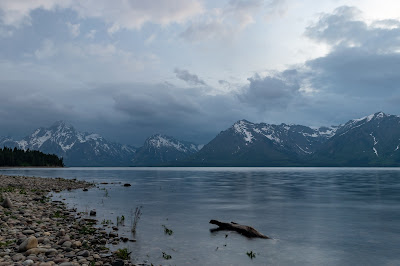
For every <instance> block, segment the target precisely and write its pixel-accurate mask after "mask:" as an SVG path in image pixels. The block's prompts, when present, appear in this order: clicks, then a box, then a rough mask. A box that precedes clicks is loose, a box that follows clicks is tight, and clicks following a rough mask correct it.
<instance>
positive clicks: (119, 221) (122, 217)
mask: <svg viewBox="0 0 400 266" xmlns="http://www.w3.org/2000/svg"><path fill="white" fill-rule="evenodd" d="M124 224H125V216H123V215H122V216H121V217H119V216H117V226H119V225H124Z"/></svg>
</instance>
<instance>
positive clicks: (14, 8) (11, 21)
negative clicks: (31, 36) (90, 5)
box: [0, 0, 72, 27]
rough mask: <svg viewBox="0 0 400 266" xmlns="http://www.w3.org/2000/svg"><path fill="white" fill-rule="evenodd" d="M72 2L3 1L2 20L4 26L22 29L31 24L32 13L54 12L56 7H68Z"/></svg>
mask: <svg viewBox="0 0 400 266" xmlns="http://www.w3.org/2000/svg"><path fill="white" fill-rule="evenodd" d="M71 3H72V1H70V0H34V1H31V0H1V1H0V11H2V12H0V14H1V16H0V20H1V22H2V23H3V24H4V25H9V26H14V27H20V26H21V25H23V24H28V25H29V24H31V17H30V13H31V12H32V11H33V10H35V9H39V8H40V9H44V10H54V9H55V8H56V7H60V8H62V7H67V6H69V5H70V4H71Z"/></svg>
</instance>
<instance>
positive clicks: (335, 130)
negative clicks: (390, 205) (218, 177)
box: [181, 112, 400, 166]
mask: <svg viewBox="0 0 400 266" xmlns="http://www.w3.org/2000/svg"><path fill="white" fill-rule="evenodd" d="M181 165H192V166H197V165H200V166H400V117H399V116H395V115H386V114H384V113H382V112H378V113H375V114H372V115H369V116H366V117H363V118H359V119H353V120H350V121H349V122H347V123H346V124H344V125H339V126H332V127H321V128H318V129H313V128H310V127H306V126H301V125H286V124H281V125H270V124H265V123H260V124H255V123H251V122H248V121H246V120H240V121H238V122H236V123H235V124H234V125H232V126H231V127H230V128H228V129H227V130H225V131H222V132H221V133H220V134H218V135H217V136H216V137H215V138H214V139H213V140H212V141H210V142H209V143H208V144H207V145H205V146H204V148H203V149H202V150H201V151H200V152H198V153H196V154H194V155H193V156H191V157H190V158H189V159H187V160H185V161H184V162H182V164H181Z"/></svg>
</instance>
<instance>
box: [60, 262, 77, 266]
mask: <svg viewBox="0 0 400 266" xmlns="http://www.w3.org/2000/svg"><path fill="white" fill-rule="evenodd" d="M59 266H75V265H74V264H73V263H72V262H63V263H60V264H59Z"/></svg>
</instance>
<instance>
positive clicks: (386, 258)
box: [0, 168, 400, 265]
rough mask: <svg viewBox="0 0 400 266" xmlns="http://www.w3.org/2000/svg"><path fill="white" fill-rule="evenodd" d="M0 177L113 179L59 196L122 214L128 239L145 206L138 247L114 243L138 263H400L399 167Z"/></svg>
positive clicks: (52, 172)
mask: <svg viewBox="0 0 400 266" xmlns="http://www.w3.org/2000/svg"><path fill="white" fill-rule="evenodd" d="M0 174H7V175H26V176H41V177H63V178H77V179H80V180H86V181H89V182H92V181H93V182H98V183H100V182H108V183H111V182H113V183H114V184H107V185H98V187H96V188H93V189H90V190H89V191H88V192H83V191H82V190H77V191H70V192H68V191H67V192H62V193H58V194H54V199H55V200H57V199H58V200H59V199H65V200H64V201H65V202H67V203H68V204H69V206H70V207H77V208H78V211H85V210H86V211H87V210H91V209H96V210H97V218H98V219H99V220H100V221H102V220H111V221H112V222H113V223H114V224H115V223H116V221H117V216H119V217H121V216H122V215H123V216H124V217H125V226H120V230H119V231H118V233H119V235H125V236H128V237H130V238H132V236H131V235H130V234H131V233H130V223H131V213H132V211H134V210H135V208H136V207H138V206H142V216H141V218H140V220H139V222H138V226H137V233H136V235H135V239H136V240H137V241H136V242H133V243H128V244H122V245H121V246H118V247H114V249H116V248H119V247H127V248H128V249H129V250H130V251H131V252H132V258H133V260H134V261H135V262H146V263H153V264H164V265H169V264H170V265H400V253H399V249H400V169H397V168H62V169H50V168H47V169H41V168H32V169H29V168H25V169H1V170H0ZM119 182H120V183H119ZM124 183H130V184H131V185H132V186H131V187H123V186H122V184H124ZM211 219H217V220H220V221H225V222H230V221H235V222H237V223H240V224H245V225H250V226H252V227H254V228H256V229H257V230H258V231H260V232H261V233H264V234H266V235H268V236H270V237H272V238H273V239H247V238H245V237H243V236H241V235H239V234H237V233H235V232H229V231H220V232H213V233H212V232H210V230H209V229H211V228H214V227H215V226H213V225H211V224H209V221H210V220H211ZM163 225H164V226H166V227H167V228H169V229H171V230H172V231H173V234H172V235H167V234H165V233H164V227H163ZM250 251H253V252H254V253H255V255H256V257H255V258H253V259H250V258H249V256H247V254H246V253H247V252H250ZM163 252H164V253H165V254H168V255H171V257H172V258H171V259H169V260H166V259H164V258H163Z"/></svg>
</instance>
